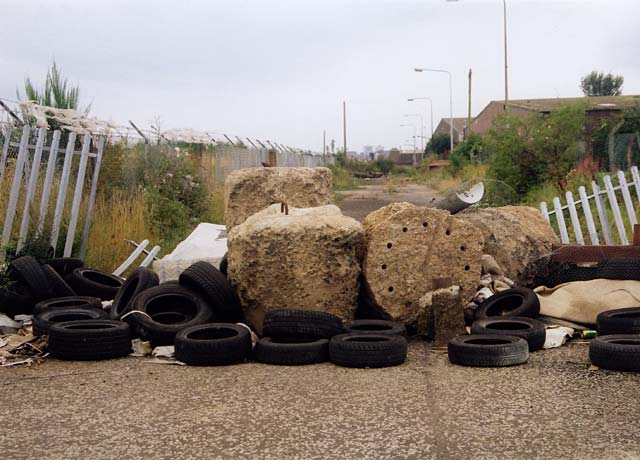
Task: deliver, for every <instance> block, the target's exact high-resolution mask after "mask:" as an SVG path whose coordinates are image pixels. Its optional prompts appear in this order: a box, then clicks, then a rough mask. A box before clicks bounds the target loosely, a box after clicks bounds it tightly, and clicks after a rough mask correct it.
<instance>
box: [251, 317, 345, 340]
mask: <svg viewBox="0 0 640 460" xmlns="http://www.w3.org/2000/svg"><path fill="white" fill-rule="evenodd" d="M343 332H344V328H343V327H342V321H341V320H340V318H338V317H337V316H336V315H332V314H331V313H326V312H323V311H310V310H272V311H270V312H267V314H266V315H265V316H264V324H263V328H262V335H263V336H264V337H273V338H276V339H283V338H284V339H290V338H296V339H330V338H331V337H333V336H334V335H338V334H342V333H343Z"/></svg>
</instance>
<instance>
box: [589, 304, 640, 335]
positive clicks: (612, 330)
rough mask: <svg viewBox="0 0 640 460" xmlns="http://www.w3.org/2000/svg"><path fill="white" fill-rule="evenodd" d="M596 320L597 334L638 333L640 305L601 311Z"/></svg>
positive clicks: (639, 327)
mask: <svg viewBox="0 0 640 460" xmlns="http://www.w3.org/2000/svg"><path fill="white" fill-rule="evenodd" d="M596 322H597V325H596V329H597V330H598V335H611V334H640V307H631V308H620V309H617V310H609V311H603V312H602V313H600V314H599V315H598V318H597V319H596Z"/></svg>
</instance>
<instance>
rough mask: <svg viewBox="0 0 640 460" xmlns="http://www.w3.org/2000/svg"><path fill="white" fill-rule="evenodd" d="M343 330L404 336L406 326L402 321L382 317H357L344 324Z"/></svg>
mask: <svg viewBox="0 0 640 460" xmlns="http://www.w3.org/2000/svg"><path fill="white" fill-rule="evenodd" d="M344 331H345V332H347V333H349V332H353V333H356V334H392V335H401V336H403V337H406V335H407V328H406V327H405V326H404V324H402V323H398V322H395V321H385V320H382V319H357V320H355V321H351V322H350V323H347V324H345V325H344Z"/></svg>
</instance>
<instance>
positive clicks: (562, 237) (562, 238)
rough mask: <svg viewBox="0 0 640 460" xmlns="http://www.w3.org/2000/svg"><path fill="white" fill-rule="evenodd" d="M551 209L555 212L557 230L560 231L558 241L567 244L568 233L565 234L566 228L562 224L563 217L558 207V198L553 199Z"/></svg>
mask: <svg viewBox="0 0 640 460" xmlns="http://www.w3.org/2000/svg"><path fill="white" fill-rule="evenodd" d="M553 208H554V209H555V211H556V219H557V221H558V230H560V241H561V242H562V244H569V233H568V232H567V226H566V224H565V223H564V216H563V215H562V206H561V205H560V198H558V197H555V198H554V199H553Z"/></svg>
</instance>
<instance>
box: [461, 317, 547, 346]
mask: <svg viewBox="0 0 640 460" xmlns="http://www.w3.org/2000/svg"><path fill="white" fill-rule="evenodd" d="M471 333H472V334H480V335H485V334H486V335H505V334H507V335H512V336H514V337H520V338H523V339H525V340H526V341H527V343H528V344H529V351H536V350H540V349H541V348H542V347H543V346H544V341H545V339H546V337H547V333H546V331H545V328H544V324H542V323H541V322H540V321H538V320H535V319H531V318H525V317H523V316H500V317H497V318H485V319H479V320H477V321H475V322H474V323H473V324H472V325H471Z"/></svg>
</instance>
